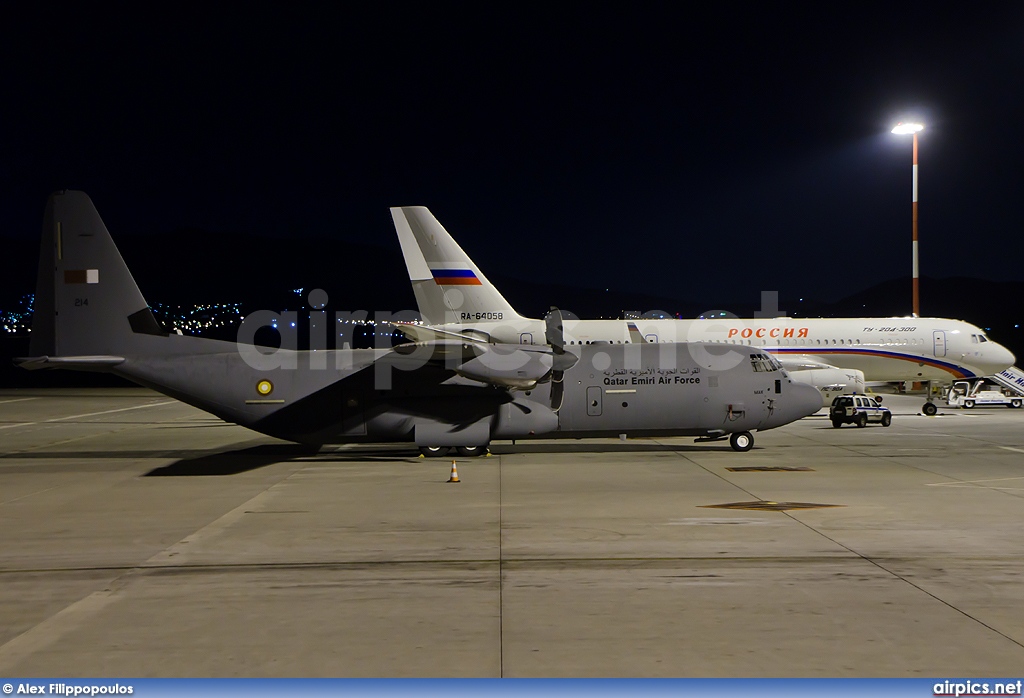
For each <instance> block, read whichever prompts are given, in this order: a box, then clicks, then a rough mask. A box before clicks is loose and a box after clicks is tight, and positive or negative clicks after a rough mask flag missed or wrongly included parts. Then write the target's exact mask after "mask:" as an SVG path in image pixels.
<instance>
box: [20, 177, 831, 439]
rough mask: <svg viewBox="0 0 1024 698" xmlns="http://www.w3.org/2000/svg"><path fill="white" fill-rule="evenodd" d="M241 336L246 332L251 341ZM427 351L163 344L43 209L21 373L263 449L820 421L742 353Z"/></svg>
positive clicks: (113, 277) (473, 347) (116, 264)
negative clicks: (194, 412)
mask: <svg viewBox="0 0 1024 698" xmlns="http://www.w3.org/2000/svg"><path fill="white" fill-rule="evenodd" d="M245 324H246V323H245V322H244V321H243V326H245ZM546 338H547V344H546V345H539V344H538V345H529V346H523V345H514V344H500V343H493V342H488V341H485V340H480V341H475V340H472V339H469V340H466V339H462V340H458V341H452V340H444V339H441V340H434V341H426V342H413V343H410V344H400V345H398V346H395V347H391V346H387V347H378V348H367V349H336V350H321V351H298V350H293V349H286V348H277V349H270V348H257V347H256V346H254V345H253V344H251V343H245V342H238V343H236V342H226V341H221V340H213V339H207V338H201V337H192V336H187V335H182V334H180V333H174V332H170V333H169V332H167V331H165V330H164V329H163V328H162V327H161V326H160V323H159V322H158V321H157V319H156V317H155V316H154V314H153V312H152V310H151V309H150V307H149V305H148V304H147V303H146V300H145V299H144V298H143V296H142V293H141V292H140V291H139V288H138V286H136V284H135V280H134V279H133V278H132V275H131V273H130V272H129V270H128V267H127V266H126V265H125V263H124V260H123V259H122V258H121V254H120V253H119V252H118V250H117V247H116V246H115V245H114V241H113V239H112V238H111V237H110V234H109V233H108V232H107V229H106V226H105V225H104V224H103V221H102V220H101V219H100V216H99V213H98V212H97V211H96V208H95V207H94V206H93V203H92V201H91V200H90V198H89V197H88V196H87V195H86V194H84V193H83V192H79V191H62V192H56V193H54V194H52V195H51V196H50V198H49V201H48V203H47V206H46V211H45V214H44V218H43V235H42V243H41V246H40V258H39V280H38V286H37V290H36V300H35V316H34V318H33V322H32V338H31V344H30V354H31V356H30V357H26V358H20V359H16V362H17V363H18V364H19V365H21V366H22V367H24V368H26V369H42V368H66V369H76V370H83V371H104V372H109V373H113V374H116V375H118V376H122V377H124V378H127V379H128V380H131V381H133V382H135V383H138V384H140V385H143V386H146V387H148V388H152V389H153V390H156V391H159V392H161V393H163V394H165V395H169V396H171V397H173V398H176V399H178V400H181V401H182V402H185V403H188V404H190V405H193V406H195V407H198V408H199V409H201V410H205V411H207V412H210V413H212V414H214V415H216V416H218V417H220V418H221V419H224V420H226V421H229V422H234V423H236V424H240V425H242V426H244V427H248V428H249V429H253V430H255V431H258V432H261V433H263V434H267V435H269V436H273V437H277V438H281V439H285V440H288V441H294V442H298V443H302V444H307V445H309V446H312V447H319V446H321V445H323V444H326V443H359V442H412V443H415V444H416V445H417V446H418V447H420V449H421V451H422V452H424V453H425V454H426V455H444V454H447V453H448V452H449V451H450V450H451V449H452V448H454V449H456V450H457V452H459V453H460V454H462V455H467V456H468V455H479V454H481V453H484V452H485V451H486V449H487V446H488V444H489V443H490V442H491V440H492V439H526V438H531V437H543V438H582V437H608V436H618V435H621V434H628V435H630V436H697V437H700V438H699V439H698V440H717V439H722V438H725V437H727V436H728V437H730V443H731V445H732V447H733V448H734V449H736V450H737V451H747V450H749V449H750V448H751V447H752V446H753V437H752V436H751V434H750V432H751V431H759V430H764V429H773V428H775V427H779V426H782V425H784V424H788V423H790V422H792V421H794V420H797V419H800V418H801V417H804V416H807V415H809V414H812V413H814V412H815V411H817V410H818V409H819V408H820V407H821V404H822V401H821V396H820V395H819V394H818V391H816V390H815V389H814V388H812V387H810V386H806V385H801V384H798V383H794V382H793V381H792V380H791V379H790V378H789V376H788V375H787V373H786V372H785V371H784V370H783V369H782V367H781V366H780V365H779V363H778V362H777V361H776V360H775V359H774V358H773V357H772V356H771V355H769V354H767V353H765V352H763V351H761V350H759V349H757V348H751V347H742V346H730V347H722V346H714V345H705V344H700V343H690V344H687V343H678V344H658V345H655V344H650V345H642V344H632V345H622V344H619V345H614V344H600V343H597V344H589V345H580V346H566V345H565V342H564V341H563V339H562V321H561V317H560V314H559V313H558V312H557V311H556V312H553V313H552V314H551V316H550V317H549V319H548V321H547V325H546Z"/></svg>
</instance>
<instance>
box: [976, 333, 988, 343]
mask: <svg viewBox="0 0 1024 698" xmlns="http://www.w3.org/2000/svg"><path fill="white" fill-rule="evenodd" d="M978 341H980V342H987V341H988V337H986V336H985V335H983V334H979V335H978Z"/></svg>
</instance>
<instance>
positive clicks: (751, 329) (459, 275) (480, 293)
mask: <svg viewBox="0 0 1024 698" xmlns="http://www.w3.org/2000/svg"><path fill="white" fill-rule="evenodd" d="M391 216H392V218H393V219H394V222H395V230H396V231H397V232H398V239H399V241H400V242H401V244H402V254H403V255H404V257H405V264H406V268H407V269H408V270H409V279H410V280H411V281H412V287H413V292H414V293H415V295H416V302H417V304H418V305H419V311H420V315H421V317H422V320H423V325H401V326H400V329H402V331H403V332H404V333H405V334H406V335H408V336H410V337H411V338H413V339H417V340H425V339H437V338H438V337H439V336H441V337H449V338H456V337H466V336H468V337H472V338H474V339H481V338H484V339H490V340H493V341H497V342H516V343H522V344H533V343H535V342H536V343H543V342H544V341H545V322H544V320H540V319H534V318H526V317H523V316H522V315H520V314H519V313H517V312H516V311H515V310H514V309H513V308H512V306H511V305H509V303H508V301H506V300H505V298H504V297H503V296H502V295H501V294H500V293H499V292H498V290H497V289H496V288H495V287H494V286H493V285H492V284H491V283H490V282H489V281H488V280H487V277H485V276H484V275H483V273H482V272H481V271H480V269H479V268H478V267H477V266H476V264H474V263H473V260H471V259H470V258H469V256H468V255H467V254H466V253H465V252H464V251H463V250H462V248H461V247H460V246H459V245H458V243H456V242H455V240H454V239H453V238H452V237H451V235H449V234H448V231H446V230H445V229H444V227H443V226H442V225H441V224H440V223H439V222H438V221H437V219H436V218H434V216H433V215H432V214H431V213H430V211H429V210H428V209H426V208H425V207H422V206H407V207H396V208H392V209H391ZM564 312H565V311H564V310H563V313H564ZM564 336H565V341H566V343H567V344H593V343H595V342H597V343H600V342H607V343H614V344H628V343H633V342H713V343H721V344H741V345H744V346H759V347H764V348H765V350H766V351H768V352H771V353H772V354H774V355H775V356H776V357H777V358H778V359H779V362H780V363H781V364H782V365H783V367H784V368H785V369H787V371H789V373H790V375H791V377H792V378H793V380H796V381H800V382H802V383H807V384H810V385H813V386H815V387H816V388H818V390H820V391H821V392H822V396H823V397H824V398H825V400H826V404H828V402H829V401H831V399H832V397H834V396H835V395H839V394H842V393H853V392H864V386H865V382H876V381H877V382H883V381H885V382H889V381H892V382H895V381H931V382H936V383H938V384H949V383H951V382H952V381H953V380H954V379H960V378H971V377H980V376H990V375H993V374H996V373H999V372H1000V371H1002V370H1004V369H1006V368H1009V367H1010V366H1012V365H1013V363H1014V356H1013V354H1012V353H1011V352H1010V351H1009V350H1008V349H1006V348H1005V347H1003V346H1002V345H1000V344H998V343H996V342H993V341H992V340H990V339H988V337H986V336H985V333H984V332H983V331H982V330H981V329H979V328H978V327H975V326H974V325H971V324H970V323H966V322H962V321H960V320H949V319H945V318H931V317H921V318H842V319H825V318H788V317H778V318H760V319H740V318H735V317H724V316H719V317H707V318H699V319H696V320H677V319H637V320H569V319H566V320H565V321H564ZM923 411H924V413H925V414H935V411H936V407H935V405H934V404H933V403H932V402H931V397H930V392H929V398H928V401H927V402H926V403H925V405H924V407H923Z"/></svg>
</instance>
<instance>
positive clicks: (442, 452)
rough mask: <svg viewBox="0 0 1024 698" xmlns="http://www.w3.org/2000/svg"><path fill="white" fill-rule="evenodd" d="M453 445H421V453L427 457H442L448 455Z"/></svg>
mask: <svg viewBox="0 0 1024 698" xmlns="http://www.w3.org/2000/svg"><path fill="white" fill-rule="evenodd" d="M450 450H451V446H420V453H422V454H423V455H424V456H426V457H427V458H442V457H444V456H447V455H448V451H450Z"/></svg>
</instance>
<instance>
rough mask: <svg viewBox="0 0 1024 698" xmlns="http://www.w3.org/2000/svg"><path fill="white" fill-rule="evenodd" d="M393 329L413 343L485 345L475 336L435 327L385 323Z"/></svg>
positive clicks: (483, 341)
mask: <svg viewBox="0 0 1024 698" xmlns="http://www.w3.org/2000/svg"><path fill="white" fill-rule="evenodd" d="M387 324H389V325H391V326H392V327H394V328H395V329H396V330H398V331H399V332H401V333H402V334H404V335H405V336H406V337H408V338H409V339H411V340H412V341H413V342H446V341H455V342H469V343H473V344H484V343H486V342H485V340H483V339H482V338H481V337H479V336H477V335H471V334H464V333H462V332H452V331H450V330H442V329H439V328H437V327H429V326H427V325H414V324H412V323H408V322H389V323H387Z"/></svg>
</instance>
